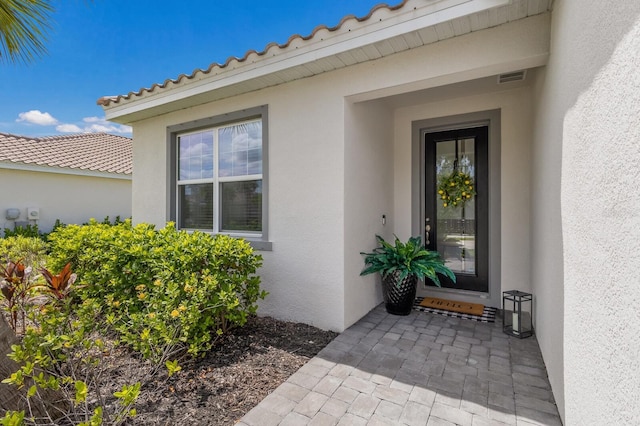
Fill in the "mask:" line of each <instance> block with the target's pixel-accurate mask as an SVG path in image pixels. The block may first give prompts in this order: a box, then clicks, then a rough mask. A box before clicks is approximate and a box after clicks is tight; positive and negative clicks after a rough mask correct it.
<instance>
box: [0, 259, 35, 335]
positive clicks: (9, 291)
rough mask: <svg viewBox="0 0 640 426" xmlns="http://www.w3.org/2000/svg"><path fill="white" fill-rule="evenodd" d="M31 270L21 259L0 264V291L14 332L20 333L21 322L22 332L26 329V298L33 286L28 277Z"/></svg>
mask: <svg viewBox="0 0 640 426" xmlns="http://www.w3.org/2000/svg"><path fill="white" fill-rule="evenodd" d="M31 270H32V268H31V267H26V266H25V265H24V264H23V263H22V261H21V260H18V261H16V262H13V261H11V260H9V261H8V262H7V264H6V265H0V293H1V294H2V296H3V297H4V304H5V309H6V311H7V312H8V314H9V325H10V326H11V328H12V329H13V331H14V333H16V334H20V330H19V327H18V324H19V323H21V324H22V332H23V333H24V331H25V329H26V312H27V309H28V304H27V300H28V298H29V295H30V293H31V291H32V290H33V288H34V284H33V282H32V281H31V279H30V275H31Z"/></svg>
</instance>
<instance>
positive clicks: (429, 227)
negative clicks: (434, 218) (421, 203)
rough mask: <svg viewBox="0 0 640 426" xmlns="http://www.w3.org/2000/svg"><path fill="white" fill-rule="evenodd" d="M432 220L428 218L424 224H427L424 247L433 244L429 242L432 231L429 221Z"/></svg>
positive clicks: (425, 226)
mask: <svg viewBox="0 0 640 426" xmlns="http://www.w3.org/2000/svg"><path fill="white" fill-rule="evenodd" d="M430 220H431V219H429V218H426V219H425V220H424V223H425V225H424V245H425V246H428V245H429V244H430V243H431V241H429V233H430V231H431V225H429V221H430Z"/></svg>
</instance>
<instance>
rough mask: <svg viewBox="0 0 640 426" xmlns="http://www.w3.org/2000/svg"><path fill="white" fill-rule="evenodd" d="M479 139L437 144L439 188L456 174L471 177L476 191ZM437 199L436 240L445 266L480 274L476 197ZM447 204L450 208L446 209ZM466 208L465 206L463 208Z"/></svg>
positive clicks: (439, 197) (441, 197) (454, 270)
mask: <svg viewBox="0 0 640 426" xmlns="http://www.w3.org/2000/svg"><path fill="white" fill-rule="evenodd" d="M475 153H476V147H475V138H473V137H472V138H465V139H451V140H443V141H436V185H437V186H438V187H439V186H440V183H441V182H442V180H443V179H445V178H447V177H448V176H451V174H452V173H454V172H455V171H457V172H463V173H467V174H468V175H469V176H471V184H472V185H473V187H474V188H475V187H476V184H475V183H476V182H475V181H476V177H475V176H476V173H475V168H476V155H475ZM434 192H435V197H436V203H435V204H436V220H437V227H436V240H437V244H436V246H437V248H438V252H439V253H440V255H441V256H442V258H443V259H444V261H445V264H446V265H447V266H448V267H449V268H450V269H451V270H452V271H453V272H455V273H456V274H467V275H475V274H476V200H475V195H473V196H471V197H470V198H466V196H468V194H464V195H462V197H465V200H464V202H462V203H461V201H462V200H461V197H458V198H457V199H444V198H443V197H445V196H444V195H442V194H439V193H438V191H434ZM445 204H446V206H445ZM461 204H462V205H461Z"/></svg>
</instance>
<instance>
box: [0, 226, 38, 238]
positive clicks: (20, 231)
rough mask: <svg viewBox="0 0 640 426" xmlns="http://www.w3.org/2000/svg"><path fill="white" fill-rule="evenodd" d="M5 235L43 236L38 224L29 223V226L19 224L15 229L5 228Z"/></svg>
mask: <svg viewBox="0 0 640 426" xmlns="http://www.w3.org/2000/svg"><path fill="white" fill-rule="evenodd" d="M4 237H5V238H7V237H34V238H41V234H40V231H39V230H38V225H31V224H27V226H18V227H16V228H15V229H9V228H4Z"/></svg>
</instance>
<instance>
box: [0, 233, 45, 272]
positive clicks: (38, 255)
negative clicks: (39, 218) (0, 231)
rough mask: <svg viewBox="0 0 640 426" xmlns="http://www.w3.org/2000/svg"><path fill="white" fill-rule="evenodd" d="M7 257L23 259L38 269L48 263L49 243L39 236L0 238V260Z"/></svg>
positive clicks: (35, 269)
mask: <svg viewBox="0 0 640 426" xmlns="http://www.w3.org/2000/svg"><path fill="white" fill-rule="evenodd" d="M5 259H22V262H23V263H24V264H25V265H27V266H31V267H32V268H33V270H34V271H37V270H38V269H40V268H41V267H43V266H45V264H46V261H47V243H46V242H45V241H43V240H42V239H40V238H38V237H24V236H21V235H18V236H12V237H6V238H0V260H5Z"/></svg>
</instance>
